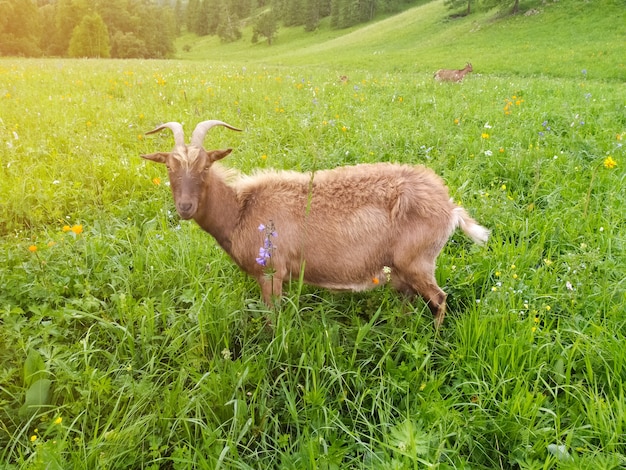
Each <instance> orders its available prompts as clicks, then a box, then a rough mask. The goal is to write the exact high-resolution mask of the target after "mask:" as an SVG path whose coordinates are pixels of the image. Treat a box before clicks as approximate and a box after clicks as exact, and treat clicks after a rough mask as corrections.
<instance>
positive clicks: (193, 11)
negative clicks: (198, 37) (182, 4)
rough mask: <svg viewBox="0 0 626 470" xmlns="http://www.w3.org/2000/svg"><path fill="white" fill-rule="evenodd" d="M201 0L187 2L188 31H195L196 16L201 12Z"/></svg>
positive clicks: (186, 18) (186, 20)
mask: <svg viewBox="0 0 626 470" xmlns="http://www.w3.org/2000/svg"><path fill="white" fill-rule="evenodd" d="M200 7H201V5H200V0H189V3H187V13H186V14H185V22H186V25H187V31H189V32H190V33H195V32H196V31H195V23H196V18H197V17H198V15H199V14H200Z"/></svg>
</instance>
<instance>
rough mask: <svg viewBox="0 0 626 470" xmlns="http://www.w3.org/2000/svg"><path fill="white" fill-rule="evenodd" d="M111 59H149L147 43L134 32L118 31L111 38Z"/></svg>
mask: <svg viewBox="0 0 626 470" xmlns="http://www.w3.org/2000/svg"><path fill="white" fill-rule="evenodd" d="M111 57H115V58H117V59H133V58H147V57H148V50H147V48H146V43H145V42H144V40H143V39H140V38H138V37H137V36H136V35H135V33H133V32H130V33H123V32H121V31H117V32H116V33H115V34H114V35H113V37H112V38H111Z"/></svg>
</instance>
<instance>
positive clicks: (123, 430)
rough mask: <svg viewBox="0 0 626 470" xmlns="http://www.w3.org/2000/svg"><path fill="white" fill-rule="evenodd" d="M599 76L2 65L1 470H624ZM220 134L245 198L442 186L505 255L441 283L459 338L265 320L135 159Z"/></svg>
mask: <svg viewBox="0 0 626 470" xmlns="http://www.w3.org/2000/svg"><path fill="white" fill-rule="evenodd" d="M608 3H610V2H608ZM423 8H424V9H428V8H432V5H431V4H427V5H425V6H424V7H423ZM416 11H418V12H419V11H420V10H416ZM421 11H429V10H421ZM437 11H438V10H437ZM560 12H561V10H557V13H558V14H555V15H554V16H553V17H552V18H556V19H558V18H559V15H560V14H561V13H560ZM430 14H433V15H434V14H435V13H430ZM437 14H438V15H441V13H440V12H439V13H437ZM423 16H425V17H428V15H426V14H424V15H423ZM589 17H590V18H592V19H593V18H594V16H593V15H590V16H589ZM546 18H547V19H546V20H545V21H548V20H549V17H546ZM520 20H521V21H526V18H525V17H524V18H520ZM385 21H391V19H389V20H385ZM463 21H465V20H463ZM507 21H513V20H507ZM555 21H556V20H555ZM367 27H368V28H371V27H372V26H371V25H370V26H367ZM442 27H445V25H444V26H442ZM350 34H356V32H355V31H353V32H350ZM367 37H369V35H368V36H367ZM612 37H613V36H611V35H610V34H606V35H605V38H604V41H605V42H606V44H608V45H607V46H606V49H607V50H614V49H617V47H618V46H617V43H619V41H620V39H619V38H620V35H619V34H617V35H615V39H614V40H613V39H612ZM484 38H485V39H484V42H483V43H482V45H483V46H484V47H485V48H486V47H487V42H488V38H489V36H488V35H486V34H485V36H484ZM336 40H338V39H336ZM559 40H562V38H561V39H559V37H557V38H555V41H559ZM223 47H224V50H226V51H227V50H228V49H229V48H231V47H234V46H232V45H226V46H223ZM238 47H243V46H238ZM310 47H311V48H315V47H319V46H318V45H316V44H313V43H312V44H311V45H310ZM305 49H306V48H305ZM192 52H193V50H192ZM415 53H416V54H423V55H424V56H425V55H426V53H425V52H424V51H422V50H416V51H415ZM539 53H540V48H537V49H533V50H529V52H528V54H529V57H534V59H533V60H534V61H535V62H540V60H539V59H538V58H537V57H536V54H539ZM292 54H294V57H295V54H296V53H295V52H292ZM586 54H587V52H586V51H581V54H580V55H578V56H576V57H575V58H573V59H572V60H573V61H574V63H575V65H567V66H566V67H564V68H563V72H562V76H558V74H556V75H546V74H544V73H543V72H542V70H541V69H536V70H533V71H531V73H528V74H525V73H524V72H523V71H517V72H514V71H511V70H508V71H506V72H503V73H498V72H497V71H495V69H496V68H495V65H494V66H493V68H492V69H491V72H482V73H480V70H479V67H478V64H477V62H478V60H473V63H474V68H475V71H476V73H474V74H470V75H468V76H467V78H466V80H465V81H464V82H463V83H462V84H439V83H435V82H434V81H433V80H432V70H417V71H416V70H411V68H410V67H409V66H406V64H405V66H399V67H398V68H397V69H396V70H391V69H390V67H388V65H389V63H386V62H384V61H382V62H376V61H372V63H371V64H369V66H367V64H366V62H367V60H366V55H362V56H355V55H354V50H352V49H348V50H347V51H346V52H345V55H344V56H339V55H337V54H336V55H335V56H333V63H331V64H329V65H328V66H324V65H323V63H322V61H321V60H320V62H319V63H318V64H316V65H315V66H314V67H308V66H305V64H304V62H305V59H303V58H300V59H294V62H293V63H291V64H285V63H283V60H282V59H281V60H278V61H276V62H272V60H271V58H266V59H262V58H261V57H258V58H256V59H254V60H243V59H241V60H239V59H237V57H231V58H230V59H229V60H228V61H219V60H217V59H215V60H206V59H204V60H200V59H199V58H198V59H197V60H172V61H107V60H60V59H58V60H57V59H47V60H43V59H42V60H20V59H2V60H0V171H1V179H0V345H1V346H0V468H2V469H5V468H6V469H18V468H19V469H21V468H25V469H44V468H45V469H57V468H58V469H68V468H71V469H83V468H85V469H87V468H89V469H92V468H98V469H120V468H133V469H140V468H142V469H157V468H162V469H191V468H203V469H204V468H206V469H215V468H222V469H264V468H281V469H344V468H352V469H409V468H410V469H417V468H440V469H452V468H456V469H470V468H472V469H494V468H501V469H509V468H513V469H549V468H559V469H579V468H594V469H617V468H623V467H624V466H626V457H625V455H626V434H625V433H626V396H625V395H626V348H624V344H625V337H626V315H625V312H626V255H625V243H626V223H625V218H624V213H625V211H624V207H626V191H625V190H624V187H625V186H626V181H625V180H626V173H625V171H624V168H626V152H625V151H624V147H623V143H624V141H625V140H626V107H625V106H626V89H625V87H624V82H623V80H621V79H619V77H617V76H616V75H615V74H613V75H612V73H613V72H611V73H609V72H606V73H604V72H605V71H607V70H609V69H610V66H609V65H608V63H607V62H603V61H602V60H601V59H598V58H596V59H594V58H592V57H588V56H587V55H586ZM342 59H343V60H342ZM469 59H472V58H471V57H468V58H467V60H469ZM431 60H432V61H433V62H434V60H435V59H432V58H431ZM456 60H459V61H460V63H459V66H462V65H463V63H464V62H463V61H464V60H466V59H465V58H461V57H460V56H459V57H456ZM490 60H491V61H492V62H491V64H495V63H496V59H490ZM533 60H531V59H529V61H528V63H531V64H532V63H533ZM300 61H301V62H300ZM334 61H343V64H344V65H343V67H342V68H341V74H342V75H343V74H346V75H348V77H349V80H348V82H347V83H343V82H341V81H339V80H338V78H339V77H338V70H339V69H338V68H337V66H336V64H335V62H334ZM502 64H503V67H504V62H502ZM622 67H623V65H622ZM434 68H435V69H436V68H437V67H434ZM621 70H622V72H617V73H618V74H619V73H623V70H624V69H623V68H622V69H621ZM213 118H214V119H221V120H224V121H226V122H228V123H230V124H232V125H234V126H237V127H241V128H243V129H244V132H242V133H235V132H231V131H229V130H227V129H223V128H219V129H215V130H213V131H211V132H210V133H209V135H208V137H207V139H206V141H205V145H206V146H207V147H210V148H225V147H232V148H234V151H233V153H232V154H231V155H230V156H229V157H227V159H225V160H224V164H225V165H227V166H229V167H232V168H236V169H238V170H241V171H243V172H246V173H248V172H253V171H255V170H257V169H262V168H286V169H295V170H299V171H315V170H317V169H322V168H332V167H335V166H338V165H343V164H354V163H359V162H374V161H394V162H404V163H414V164H424V165H427V166H429V167H431V168H433V169H434V170H435V171H436V172H437V173H439V174H440V175H441V176H442V177H443V178H444V179H445V181H446V182H447V184H448V186H449V187H450V191H451V195H452V197H453V198H454V199H455V200H456V201H458V202H460V203H461V204H462V205H463V206H464V207H466V208H467V209H468V211H469V212H470V213H471V214H472V215H473V216H474V217H475V218H476V219H477V220H479V221H480V222H481V223H482V224H483V225H485V226H487V227H489V228H490V229H491V230H492V236H491V239H490V241H489V243H488V245H487V246H486V247H477V246H475V245H472V244H471V242H470V241H469V240H468V239H467V238H466V237H464V236H463V235H462V233H460V232H459V233H456V234H455V235H454V236H453V237H452V238H451V240H450V241H449V243H448V244H447V246H446V248H445V249H444V251H443V252H442V254H441V256H440V257H439V260H438V269H437V277H438V281H439V284H440V285H441V286H442V288H443V289H444V290H445V291H446V292H447V293H448V315H447V317H446V321H445V323H444V325H443V327H442V328H441V330H440V331H439V332H438V333H436V332H435V330H434V328H433V321H432V317H431V315H430V312H429V310H428V308H427V307H426V305H425V304H424V303H423V302H422V301H421V300H419V299H416V300H415V301H412V302H409V301H408V300H407V299H404V298H402V297H401V296H399V295H397V294H396V293H394V292H393V291H391V290H388V289H386V288H381V289H377V290H374V291H371V292H368V293H362V294H335V293H331V292H328V291H325V290H320V289H315V288H311V287H308V286H301V285H298V283H297V282H293V283H292V284H291V285H290V286H288V287H287V288H286V289H285V290H286V294H285V298H284V301H283V303H282V306H281V308H280V309H278V310H277V311H269V310H267V309H266V308H265V307H264V306H263V305H262V304H261V303H260V302H259V298H260V296H259V290H258V287H257V285H256V283H255V282H254V281H253V280H252V279H250V278H248V277H247V276H245V275H244V274H243V273H241V272H240V271H239V270H238V269H237V268H236V266H235V265H234V264H233V263H232V262H231V261H230V260H229V259H228V256H227V255H226V254H225V253H224V252H223V251H222V250H221V249H220V248H219V247H218V246H217V245H216V243H215V242H214V241H213V239H212V238H211V237H210V236H209V235H207V234H206V233H204V232H202V231H201V230H200V229H199V228H198V227H197V226H196V225H195V224H194V223H191V222H186V221H180V220H179V219H178V218H177V215H176V212H175V209H174V206H173V201H172V197H171V194H170V190H169V188H168V185H167V175H166V172H165V168H164V167H162V166H160V165H155V164H153V163H150V162H146V161H144V160H142V159H141V158H140V157H139V155H140V154H142V153H150V152H154V151H159V150H163V151H166V150H169V149H170V148H171V146H172V145H173V139H172V138H171V133H167V132H163V133H160V134H157V135H150V136H145V135H144V133H145V132H146V131H148V130H150V129H152V128H153V127H154V126H155V125H156V124H159V123H161V122H164V121H179V122H181V123H183V125H184V126H185V130H186V132H187V134H189V133H190V132H191V130H192V129H193V127H194V126H195V124H196V123H197V122H198V121H200V120H204V119H213Z"/></svg>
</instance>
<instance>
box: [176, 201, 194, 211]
mask: <svg viewBox="0 0 626 470" xmlns="http://www.w3.org/2000/svg"><path fill="white" fill-rule="evenodd" d="M178 208H179V209H180V210H181V211H183V212H189V210H190V209H191V202H181V203H180V204H179V205H178Z"/></svg>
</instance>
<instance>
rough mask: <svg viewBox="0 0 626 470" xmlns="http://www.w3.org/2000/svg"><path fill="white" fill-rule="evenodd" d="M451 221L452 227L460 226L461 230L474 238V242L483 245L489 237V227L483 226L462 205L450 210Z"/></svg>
mask: <svg viewBox="0 0 626 470" xmlns="http://www.w3.org/2000/svg"><path fill="white" fill-rule="evenodd" d="M452 223H453V227H454V228H456V227H460V228H461V230H463V232H464V233H465V235H467V236H468V237H470V238H471V239H472V240H474V243H477V244H479V245H484V244H485V243H487V240H488V239H489V229H487V228H485V227H483V226H482V225H480V224H479V223H478V222H476V221H475V220H474V219H472V218H471V217H470V216H469V214H468V213H467V212H466V211H465V209H463V208H462V207H455V208H454V209H453V211H452Z"/></svg>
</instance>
